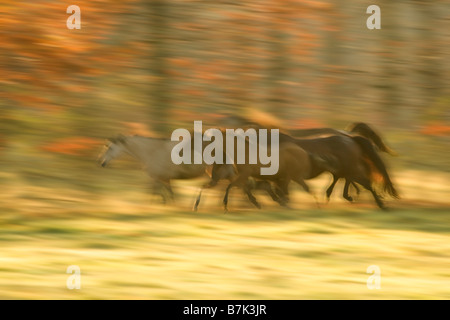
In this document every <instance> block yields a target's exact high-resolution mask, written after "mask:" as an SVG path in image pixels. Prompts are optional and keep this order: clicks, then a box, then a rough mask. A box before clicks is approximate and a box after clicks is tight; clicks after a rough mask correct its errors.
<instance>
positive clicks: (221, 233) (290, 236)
mask: <svg viewBox="0 0 450 320" xmlns="http://www.w3.org/2000/svg"><path fill="white" fill-rule="evenodd" d="M96 170H98V174H99V175H103V174H104V175H105V176H102V177H100V176H99V177H97V184H99V185H100V184H101V183H100V182H99V181H101V182H102V184H103V185H104V188H103V189H99V190H97V191H95V192H93V191H92V190H91V189H86V190H83V189H82V188H72V187H71V186H70V185H69V184H68V183H67V181H65V182H63V180H61V181H60V182H59V185H60V188H57V187H56V185H52V186H50V185H46V184H45V183H42V185H36V184H35V185H32V184H23V181H22V180H20V179H19V178H18V177H17V176H15V175H14V174H13V173H11V174H7V173H2V180H1V181H2V182H1V184H2V189H3V190H4V192H3V193H2V195H1V196H0V203H1V207H2V215H1V216H0V248H1V249H0V262H1V263H0V298H2V299H322V298H325V299H448V298H450V277H449V276H450V271H449V269H448V264H449V262H450V250H449V249H450V241H449V240H450V224H449V221H450V220H449V217H448V212H449V210H448V209H449V207H450V206H449V204H448V198H446V195H448V194H449V187H448V186H447V185H445V184H444V183H445V181H448V180H446V179H447V178H448V177H446V176H442V174H441V175H440V174H439V173H436V174H435V175H434V176H431V175H430V173H429V172H428V173H426V174H424V176H426V177H427V180H425V182H423V181H422V182H421V181H419V180H417V179H416V178H417V177H420V175H419V176H418V174H420V172H407V171H404V172H400V173H398V174H397V175H396V177H397V183H398V184H399V189H400V190H401V191H402V194H403V196H404V198H403V200H400V201H389V202H388V205H389V206H390V207H391V210H390V211H387V212H382V211H380V210H378V209H376V208H375V205H374V204H373V201H372V200H371V199H370V197H369V195H367V194H366V193H363V194H362V195H361V196H360V198H359V199H358V204H348V203H345V202H343V201H342V200H340V193H341V191H342V186H340V185H339V187H337V188H336V193H335V194H334V195H333V197H332V200H331V203H330V204H328V205H321V208H316V206H315V205H314V202H313V201H312V198H311V197H310V196H309V195H307V194H306V193H304V192H301V191H299V190H300V189H299V188H297V187H293V192H294V195H293V197H292V198H293V199H294V200H293V201H294V202H293V205H292V206H293V208H292V209H290V210H289V209H280V208H279V207H277V206H276V204H274V203H272V202H270V201H269V199H268V197H266V196H265V195H263V194H261V193H256V195H257V197H258V199H260V200H261V202H262V203H263V206H264V209H263V210H255V209H253V208H252V207H251V206H250V205H249V204H248V203H247V201H246V199H245V198H244V197H243V196H241V195H240V192H239V191H238V190H234V191H233V192H232V199H231V200H232V201H231V202H230V209H231V212H230V213H227V214H224V213H223V211H222V208H221V206H220V200H221V197H222V191H220V192H219V190H220V188H219V189H218V190H217V191H214V190H210V191H207V192H205V193H204V199H203V201H202V203H201V207H200V211H199V212H197V213H194V212H191V211H190V210H189V208H190V206H191V204H192V201H193V198H194V196H195V192H196V188H195V187H193V186H195V185H201V183H202V182H201V181H184V182H175V188H176V192H177V195H178V196H177V199H176V200H175V203H174V204H172V205H170V206H162V205H160V204H159V199H157V198H152V196H150V195H148V193H147V192H146V189H145V186H144V184H143V183H142V184H141V182H144V181H145V177H142V181H139V177H141V175H140V173H138V172H135V175H136V178H137V180H135V181H131V182H128V183H126V181H127V180H126V179H124V177H126V176H127V175H128V178H130V177H134V173H133V172H130V171H128V172H125V170H123V171H122V170H121V169H120V166H118V167H116V168H113V169H111V170H107V169H100V168H99V169H96ZM41 179H42V180H43V181H44V180H45V179H51V178H45V177H41ZM92 179H94V176H92ZM108 179H109V180H108ZM327 179H328V177H323V178H322V179H318V180H316V181H312V186H313V188H314V189H315V190H316V191H317V192H321V191H323V189H324V188H325V186H326V184H327ZM408 179H409V180H408ZM411 179H412V180H411ZM114 180H117V181H115V182H116V183H113V182H114ZM118 181H121V182H122V183H121V184H118V183H117V182H118ZM411 181H416V183H418V184H420V185H421V186H422V189H420V190H417V185H414V184H412V183H411ZM52 183H56V182H55V181H52ZM8 186H9V187H8ZM11 186H12V187H11ZM427 188H430V190H431V191H430V194H433V195H434V198H432V197H429V196H428V194H426V193H424V192H425V191H424V190H425V189H427ZM420 195H422V197H420ZM69 265H78V266H79V267H80V268H81V281H82V284H81V289H80V290H68V289H67V288H66V280H67V278H68V276H69V274H66V273H65V272H66V268H67V267H68V266H69ZM370 265H378V266H379V267H380V268H381V276H382V280H381V286H382V287H381V289H380V290H369V289H368V288H367V286H366V281H367V279H368V277H369V276H370V275H369V274H366V269H367V267H368V266H370Z"/></svg>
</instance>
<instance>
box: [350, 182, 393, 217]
mask: <svg viewBox="0 0 450 320" xmlns="http://www.w3.org/2000/svg"><path fill="white" fill-rule="evenodd" d="M355 182H357V183H359V184H360V185H362V186H363V187H364V188H366V189H367V190H369V191H370V192H371V193H372V196H373V198H374V199H375V202H376V203H377V205H378V207H379V208H380V209H383V210H387V208H386V206H385V205H384V203H383V201H382V200H381V198H380V196H379V195H378V194H377V193H376V192H375V190H373V188H372V186H371V183H370V179H368V178H360V179H358V180H355Z"/></svg>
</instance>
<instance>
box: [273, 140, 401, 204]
mask: <svg viewBox="0 0 450 320" xmlns="http://www.w3.org/2000/svg"><path fill="white" fill-rule="evenodd" d="M280 142H292V143H296V144H297V145H298V146H300V147H301V148H303V149H304V150H306V151H308V152H310V153H313V154H316V155H318V156H321V157H326V158H328V159H330V158H331V159H333V162H334V165H333V169H332V170H328V171H329V172H331V174H332V175H333V177H334V180H333V183H332V184H331V186H330V187H329V188H328V189H327V197H330V195H331V192H332V190H333V187H334V185H335V184H336V182H337V180H338V179H340V178H344V179H346V184H345V187H344V197H346V199H347V200H349V201H351V200H352V198H351V197H349V196H348V187H349V185H350V183H358V184H360V185H361V186H363V187H364V188H366V189H367V190H369V191H370V192H371V193H372V195H373V197H374V199H375V201H376V203H377V205H378V206H379V207H380V208H382V209H385V206H384V203H383V201H382V200H381V198H380V196H379V195H378V194H377V193H376V191H375V190H374V188H373V182H374V176H375V175H377V176H379V177H380V178H381V180H382V182H383V189H384V191H386V192H387V193H389V194H390V195H391V196H393V197H394V198H398V193H397V191H396V189H395V187H394V185H393V184H392V181H391V179H390V177H389V174H388V172H387V170H386V167H385V165H384V163H383V161H382V159H381V158H380V156H379V155H378V153H377V152H376V150H375V149H374V146H373V144H372V142H371V141H369V140H368V139H366V138H364V137H362V136H347V135H335V136H330V137H325V138H315V139H297V138H293V137H291V136H289V135H285V134H280ZM324 171H325V170H323V168H319V167H318V168H316V170H312V171H311V172H310V175H309V176H308V177H306V179H312V178H315V177H317V176H318V175H319V174H321V173H323V172H324ZM283 192H285V193H287V192H288V190H287V189H283Z"/></svg>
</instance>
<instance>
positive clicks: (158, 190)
mask: <svg viewBox="0 0 450 320" xmlns="http://www.w3.org/2000/svg"><path fill="white" fill-rule="evenodd" d="M162 187H163V186H162V185H161V182H160V181H153V182H152V185H151V189H152V195H154V196H155V195H158V194H159V195H160V196H161V201H162V203H163V204H166V202H167V199H166V196H165V194H164V190H163V188H162Z"/></svg>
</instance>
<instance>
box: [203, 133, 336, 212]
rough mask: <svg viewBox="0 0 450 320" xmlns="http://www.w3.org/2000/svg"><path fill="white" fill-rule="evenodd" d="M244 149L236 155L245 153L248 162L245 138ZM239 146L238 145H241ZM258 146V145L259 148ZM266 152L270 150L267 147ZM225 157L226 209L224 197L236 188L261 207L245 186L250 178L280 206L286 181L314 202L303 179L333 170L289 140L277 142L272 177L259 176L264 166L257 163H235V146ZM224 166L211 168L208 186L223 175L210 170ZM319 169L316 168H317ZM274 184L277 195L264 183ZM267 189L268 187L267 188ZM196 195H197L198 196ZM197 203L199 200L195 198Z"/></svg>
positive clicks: (323, 160) (326, 163)
mask: <svg viewBox="0 0 450 320" xmlns="http://www.w3.org/2000/svg"><path fill="white" fill-rule="evenodd" d="M267 143H268V145H269V146H270V145H271V143H272V142H271V139H268V140H267ZM244 144H245V146H244V147H243V149H240V150H239V151H240V152H245V158H246V159H249V152H250V141H249V139H244ZM241 147H242V146H241ZM260 147H261V146H260ZM267 149H271V147H270V148H269V147H268V146H267ZM226 152H227V156H228V157H234V158H232V159H233V163H234V165H233V166H234V168H235V172H234V173H235V174H234V175H233V173H232V172H230V171H229V169H228V170H225V172H226V176H227V178H228V179H229V180H231V182H230V183H229V184H228V186H227V189H226V191H225V196H224V199H223V204H224V209H225V211H227V210H228V197H229V192H230V190H231V188H233V187H240V188H241V189H242V190H243V191H244V193H245V194H246V195H247V197H248V199H249V200H250V202H251V203H253V204H254V205H255V206H256V207H257V208H261V206H260V204H259V203H258V201H257V200H256V198H255V197H254V196H253V194H252V193H251V190H252V188H251V186H250V185H249V178H254V179H255V180H256V181H257V182H259V181H261V182H262V183H261V185H262V186H265V190H266V191H267V192H268V193H269V195H271V197H272V199H274V200H275V201H277V202H279V203H280V204H282V205H283V204H284V203H285V202H286V199H284V196H286V195H287V192H285V190H287V186H288V184H289V183H290V181H295V182H296V183H298V184H299V185H300V186H302V187H303V189H304V190H305V191H306V192H308V193H310V194H311V195H312V196H313V197H314V198H315V199H316V202H317V197H316V196H315V195H314V193H313V192H312V191H311V190H310V188H309V186H308V185H307V184H306V183H305V179H306V178H307V177H308V176H310V175H311V171H312V170H334V169H331V167H332V166H333V163H332V162H329V161H328V158H327V157H320V156H317V155H315V154H313V153H310V152H307V151H305V150H304V149H303V148H301V147H299V146H298V145H297V144H296V143H293V142H291V141H286V140H283V141H280V143H279V146H278V159H279V163H278V171H277V172H276V173H275V174H272V175H264V174H262V173H261V168H263V167H265V165H264V164H262V163H261V161H260V160H258V161H257V162H256V163H247V162H244V163H238V161H236V160H237V154H238V150H237V146H236V145H235V150H234V152H231V154H230V153H229V150H227V151H226ZM222 166H224V164H217V163H215V164H214V165H213V175H212V180H211V182H210V186H214V185H215V184H216V183H217V181H218V180H220V179H221V178H223V177H224V176H223V174H218V175H216V176H214V170H215V171H216V172H220V170H221V169H222ZM317 168H320V169H317ZM268 181H271V182H274V183H275V185H276V186H277V189H276V190H277V194H275V193H274V192H273V191H272V190H271V188H270V184H268V183H267V182H268ZM267 186H269V188H267ZM199 196H200V195H199ZM198 201H199V198H198Z"/></svg>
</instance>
